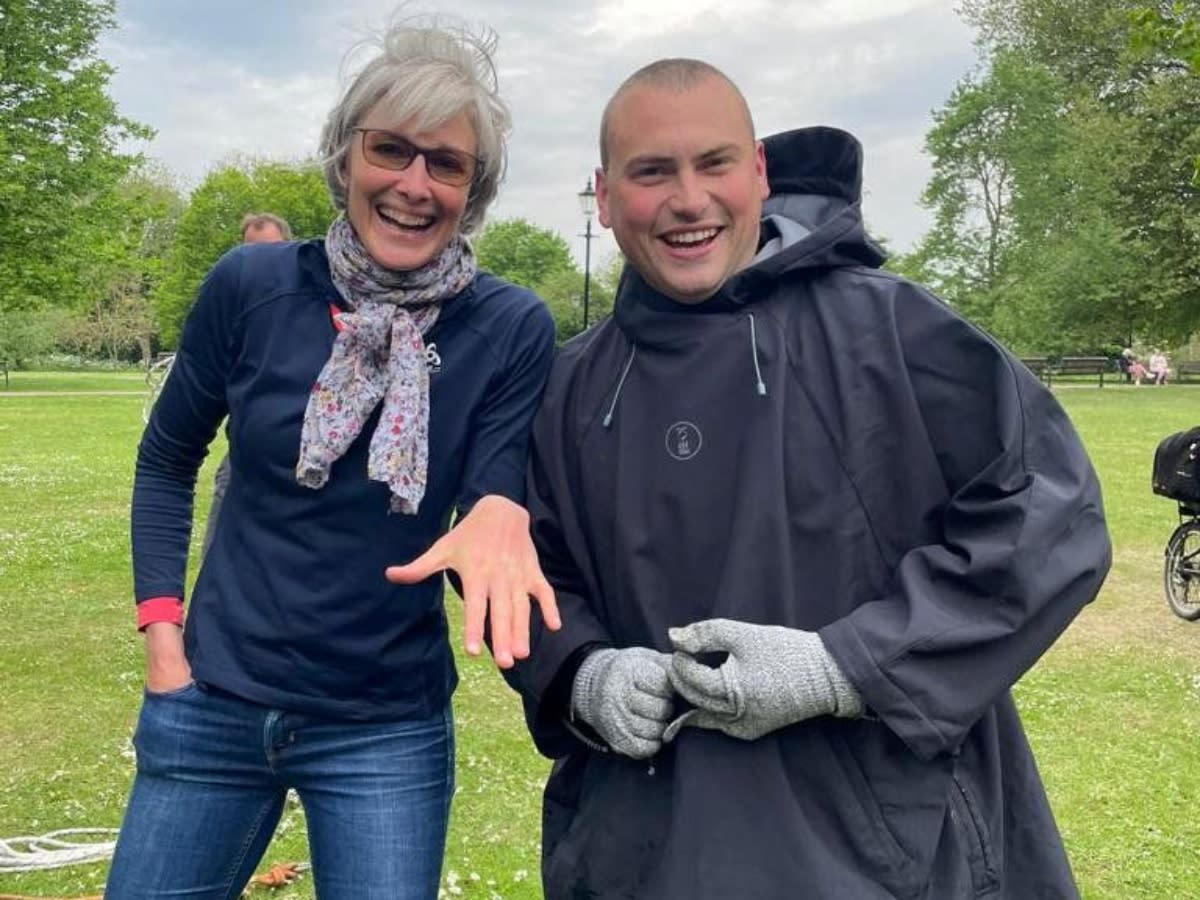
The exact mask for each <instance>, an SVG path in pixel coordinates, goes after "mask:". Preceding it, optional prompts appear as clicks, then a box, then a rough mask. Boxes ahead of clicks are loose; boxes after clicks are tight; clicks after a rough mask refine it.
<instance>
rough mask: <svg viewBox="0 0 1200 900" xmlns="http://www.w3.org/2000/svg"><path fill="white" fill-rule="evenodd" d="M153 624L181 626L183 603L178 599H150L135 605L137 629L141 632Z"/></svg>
mask: <svg viewBox="0 0 1200 900" xmlns="http://www.w3.org/2000/svg"><path fill="white" fill-rule="evenodd" d="M155 622H170V623H171V624H172V625H182V624H183V601H182V600H180V599H179V598H178V597H151V598H150V599H149V600H143V601H142V602H141V603H139V604H138V605H137V627H138V631H141V630H142V629H143V628H145V627H146V626H147V625H153V624H154V623H155Z"/></svg>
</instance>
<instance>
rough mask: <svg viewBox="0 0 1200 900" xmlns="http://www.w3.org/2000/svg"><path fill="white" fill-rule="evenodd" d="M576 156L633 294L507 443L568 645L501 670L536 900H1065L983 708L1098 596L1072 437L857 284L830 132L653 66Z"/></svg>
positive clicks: (1023, 790) (1100, 557)
mask: <svg viewBox="0 0 1200 900" xmlns="http://www.w3.org/2000/svg"><path fill="white" fill-rule="evenodd" d="M600 156H601V165H600V168H599V169H598V170H597V172H596V179H597V181H596V193H597V200H598V203H599V211H600V220H601V222H602V223H603V224H604V225H606V226H608V227H610V228H611V229H612V230H613V234H614V235H615V237H616V239H617V242H618V244H619V245H620V247H621V250H622V251H623V252H624V254H625V258H626V260H627V263H628V264H627V266H626V269H625V272H624V275H623V277H622V279H621V284H620V287H619V289H618V293H617V297H616V302H615V305H614V313H613V316H612V318H611V319H608V320H605V321H603V322H601V323H599V324H597V325H596V326H595V327H593V328H592V329H591V330H589V331H588V332H586V333H585V334H583V335H580V336H579V337H578V338H576V339H575V340H573V341H571V342H570V343H568V344H567V345H566V346H565V347H564V348H563V349H562V351H561V352H560V354H559V358H558V360H557V363H556V366H555V369H554V371H553V373H552V375H551V378H550V384H549V387H548V388H547V390H546V394H545V397H544V400H543V405H542V408H541V411H540V412H539V414H538V416H537V419H536V421H535V425H534V438H533V454H532V462H531V469H530V477H529V494H530V496H529V503H530V513H531V516H532V523H533V531H534V537H535V541H536V543H537V546H538V550H539V553H540V554H541V557H542V563H543V567H544V569H545V571H546V573H547V575H548V577H549V578H550V580H551V582H552V583H553V584H554V587H555V590H556V592H557V596H558V599H559V604H560V606H561V608H562V619H563V628H562V630H561V631H559V632H555V633H551V632H549V631H546V630H544V629H541V628H540V627H538V626H537V625H536V623H535V627H534V633H535V641H534V646H535V648H536V650H535V652H534V653H533V655H532V656H531V657H530V659H529V660H527V661H524V662H521V663H519V664H518V665H517V667H516V669H515V670H514V671H513V672H512V673H510V674H509V677H510V680H511V681H512V682H513V683H514V685H515V686H516V687H517V688H518V690H519V691H520V692H521V693H522V695H523V699H524V702H525V709H526V714H527V719H528V723H529V727H530V729H531V731H532V733H533V736H534V739H535V741H536V743H537V745H538V747H539V749H540V750H541V751H542V752H543V753H545V754H546V755H547V756H550V757H552V758H554V759H555V765H554V769H553V772H552V774H551V776H550V780H549V783H548V785H547V787H546V792H545V801H544V802H545V805H544V818H543V823H544V834H543V872H542V874H543V884H544V888H545V896H546V897H547V898H548V900H571V898H578V897H588V898H592V900H617V898H623V900H627V898H637V900H730V898H737V900H791V898H803V900H893V898H904V900H963V898H974V897H978V898H985V897H986V898H992V900H1001V898H1003V900H1029V898H1033V897H1038V898H1042V900H1051V898H1053V900H1070V898H1076V897H1078V892H1077V890H1076V888H1075V884H1074V881H1073V878H1072V875H1071V870H1070V866H1069V864H1068V861H1067V856H1066V853H1065V851H1064V848H1063V844H1062V841H1061V839H1060V838H1059V835H1058V831H1057V828H1056V826H1055V823H1054V818H1053V816H1052V814H1051V811H1050V807H1049V804H1048V802H1047V799H1046V795H1045V792H1044V790H1043V788H1042V785H1041V782H1040V779H1039V777H1038V774H1037V769H1036V767H1035V765H1034V762H1033V758H1032V755H1031V753H1030V750H1029V746H1028V744H1027V742H1026V740H1025V736H1024V733H1023V731H1022V726H1021V722H1020V719H1019V718H1018V715H1017V711H1016V708H1015V706H1014V704H1013V701H1012V697H1011V696H1010V693H1009V692H1010V689H1011V687H1012V686H1013V684H1014V683H1015V682H1016V681H1017V679H1018V678H1020V677H1021V675H1022V674H1023V673H1024V672H1025V671H1026V670H1027V669H1028V668H1029V666H1031V665H1032V664H1033V663H1034V662H1035V661H1036V660H1037V659H1038V658H1039V657H1040V656H1041V655H1042V654H1043V653H1044V652H1045V651H1046V649H1047V648H1048V647H1049V646H1050V645H1051V644H1052V643H1053V642H1054V640H1055V639H1056V638H1057V637H1058V635H1059V634H1061V632H1062V631H1063V629H1064V628H1066V626H1067V625H1068V623H1069V622H1070V621H1071V620H1072V618H1073V617H1074V616H1075V615H1076V613H1078V611H1079V610H1080V609H1081V608H1082V607H1083V606H1084V604H1086V603H1087V602H1088V601H1090V600H1091V599H1092V598H1093V597H1094V596H1095V594H1096V592H1097V591H1098V590H1099V587H1100V584H1101V582H1102V581H1103V578H1104V575H1105V573H1106V571H1107V569H1108V565H1109V558H1110V547H1109V539H1108V534H1107V531H1106V528H1105V523H1104V515H1103V509H1102V505H1101V498H1100V490H1099V485H1098V483H1097V480H1096V476H1095V473H1094V472H1093V470H1092V467H1091V465H1090V463H1089V461H1088V459H1087V456H1086V455H1085V453H1084V451H1083V448H1082V446H1081V445H1080V442H1079V439H1078V438H1077V436H1076V435H1075V432H1074V431H1073V429H1072V428H1071V425H1070V423H1069V421H1068V420H1067V417H1066V415H1065V414H1064V413H1063V411H1062V409H1061V408H1060V407H1059V405H1058V404H1057V403H1056V402H1055V400H1054V398H1053V397H1052V396H1051V395H1050V393H1049V392H1048V391H1047V390H1046V389H1045V388H1044V387H1043V386H1042V385H1041V384H1040V383H1039V381H1038V380H1037V379H1036V378H1035V377H1034V376H1033V375H1032V374H1031V373H1030V372H1029V371H1028V370H1027V369H1025V367H1024V366H1022V365H1021V364H1020V363H1019V362H1018V361H1017V360H1016V359H1014V358H1013V357H1012V356H1011V355H1010V354H1009V353H1008V352H1007V351H1006V350H1004V349H1003V348H1002V347H1000V346H999V345H998V344H997V343H996V342H995V341H993V340H992V339H991V338H990V337H988V336H987V335H985V334H983V333H982V332H980V331H979V330H978V329H976V328H975V327H973V326H972V325H971V324H970V323H968V322H966V321H965V320H963V319H962V318H961V317H960V316H958V315H957V314H956V313H955V312H954V311H953V310H952V309H951V308H950V307H949V306H947V305H946V304H945V303H943V302H942V301H940V300H939V299H937V298H936V297H933V296H932V295H930V294H929V293H928V292H927V291H926V290H924V289H923V288H921V287H920V286H918V285H915V284H913V283H911V282H908V281H906V280H904V279H902V278H900V277H898V276H896V275H893V274H891V273H888V272H885V271H882V270H881V269H880V268H879V265H880V263H881V262H882V260H883V255H882V253H881V252H880V250H879V248H878V247H877V246H876V244H875V243H874V242H873V241H872V240H871V239H870V237H869V236H868V235H867V233H866V230H865V228H864V226H863V221H862V215H861V210H860V206H859V202H860V187H861V161H862V160H861V148H860V146H859V144H858V142H857V141H856V140H855V139H854V138H853V137H852V136H850V135H849V134H846V133H845V132H843V131H839V130H837V129H833V128H825V127H814V128H803V129H799V130H796V131H791V132H787V133H784V134H779V135H774V136H772V137H769V138H767V139H766V140H765V141H761V142H760V141H758V140H757V139H756V138H755V135H754V128H753V124H752V121H751V117H750V112H749V110H748V108H747V106H746V102H745V100H744V99H743V98H742V95H741V93H740V92H739V91H738V90H737V88H736V87H735V86H734V85H733V83H732V82H731V81H730V80H729V79H728V78H727V77H726V76H725V75H723V74H722V73H721V72H719V71H718V70H716V69H714V68H713V67H712V66H711V65H708V64H706V63H703V62H700V61H697V60H686V59H670V60H662V61H659V62H657V63H654V64H652V65H650V66H647V67H646V68H644V69H642V70H640V71H638V72H637V73H635V74H634V75H633V76H632V77H630V78H629V79H628V80H627V81H626V82H625V83H624V84H622V85H621V87H620V88H619V89H618V90H617V92H616V94H615V95H614V96H613V98H612V100H611V101H610V102H609V104H608V106H607V108H606V109H605V112H604V119H603V122H602V126H601V140H600Z"/></svg>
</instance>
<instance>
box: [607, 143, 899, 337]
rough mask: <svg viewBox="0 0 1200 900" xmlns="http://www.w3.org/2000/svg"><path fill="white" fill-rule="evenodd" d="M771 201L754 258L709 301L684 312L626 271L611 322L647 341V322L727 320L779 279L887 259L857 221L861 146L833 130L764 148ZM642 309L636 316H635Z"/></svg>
mask: <svg viewBox="0 0 1200 900" xmlns="http://www.w3.org/2000/svg"><path fill="white" fill-rule="evenodd" d="M763 146H764V148H765V150H766V157H767V180H768V183H769V185H770V190H771V193H770V196H769V197H768V198H767V199H766V200H765V201H764V202H763V219H762V231H761V235H760V239H759V252H758V255H757V256H756V257H755V259H754V261H753V262H752V263H751V264H750V265H749V266H747V267H746V268H745V269H743V270H742V271H741V272H739V273H737V274H736V275H735V276H733V277H732V278H730V279H729V280H728V281H727V282H726V283H725V284H724V285H723V286H722V288H721V289H720V290H719V291H717V293H716V294H714V295H713V296H712V297H710V298H709V299H708V300H706V301H704V302H703V303H700V304H695V305H690V306H684V305H682V304H679V303H676V302H674V301H673V300H671V299H670V298H668V297H664V296H662V295H660V294H659V293H658V292H657V291H655V290H654V289H653V288H651V287H650V286H649V285H648V284H647V283H646V282H645V280H644V279H642V277H641V276H640V275H639V274H638V273H637V272H635V271H633V270H632V269H631V268H630V267H629V266H626V268H625V271H624V273H623V274H622V277H621V283H620V285H619V286H618V288H617V298H616V302H615V304H614V306H615V309H614V314H615V318H616V320H617V324H618V325H620V326H621V328H622V330H623V331H625V332H626V333H629V334H630V335H631V336H633V335H638V336H639V337H644V336H646V335H645V328H646V326H647V325H648V324H649V323H648V322H646V321H645V320H644V318H645V314H647V313H648V314H649V316H650V318H652V319H653V318H658V316H657V315H655V314H663V313H667V314H672V313H673V314H678V313H682V312H686V313H718V312H730V311H732V310H736V309H738V308H741V307H744V306H746V305H747V304H750V303H753V302H755V301H756V300H758V299H761V298H762V297H764V296H766V295H767V294H768V293H769V291H766V290H763V288H765V287H767V286H768V285H770V284H772V283H774V282H775V281H776V280H778V279H779V278H780V277H781V276H785V275H791V274H793V273H800V272H803V271H805V270H816V269H826V268H836V267H841V266H870V267H873V268H874V267H877V266H879V265H880V263H882V262H883V260H884V259H885V258H886V255H885V254H884V252H883V251H882V249H880V247H879V245H878V244H876V243H875V242H874V241H873V240H872V239H871V238H870V237H869V236H868V235H867V232H866V229H865V227H864V226H863V221H862V207H861V197H862V145H861V144H860V143H859V142H858V139H857V138H855V137H854V136H853V135H852V134H850V133H849V132H846V131H842V130H841V129H838V128H830V127H827V126H814V127H809V128H796V129H793V130H792V131H785V132H781V133H780V134H774V135H771V136H770V137H768V138H766V139H764V140H763ZM639 308H640V309H639Z"/></svg>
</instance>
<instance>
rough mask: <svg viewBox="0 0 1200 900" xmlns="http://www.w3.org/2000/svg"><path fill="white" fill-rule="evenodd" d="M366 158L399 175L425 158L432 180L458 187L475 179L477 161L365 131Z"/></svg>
mask: <svg viewBox="0 0 1200 900" xmlns="http://www.w3.org/2000/svg"><path fill="white" fill-rule="evenodd" d="M363 155H364V156H365V157H366V158H367V161H368V162H369V163H371V164H372V165H375V166H379V167H381V168H384V169H392V170H394V171H397V172H400V171H403V170H404V169H407V168H408V167H409V166H411V165H412V163H413V160H414V159H416V158H417V157H418V156H423V157H424V158H425V169H426V171H428V172H429V177H430V178H432V179H434V180H435V181H440V182H442V183H443V184H449V185H453V186H455V187H461V186H462V185H464V184H469V183H470V181H471V179H472V178H473V177H474V176H475V158H474V157H473V156H471V155H470V154H468V153H463V152H461V151H458V150H453V149H450V148H446V147H435V148H430V149H428V150H425V149H422V148H420V147H418V146H417V145H416V144H414V143H412V142H411V141H408V140H406V139H404V138H402V137H400V135H398V134H393V133H391V132H390V131H379V130H374V129H363Z"/></svg>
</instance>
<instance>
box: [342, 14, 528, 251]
mask: <svg viewBox="0 0 1200 900" xmlns="http://www.w3.org/2000/svg"><path fill="white" fill-rule="evenodd" d="M371 43H374V42H371ZM378 45H379V52H378V53H377V54H376V55H375V56H374V57H373V58H372V59H371V60H370V62H368V63H367V64H366V65H365V66H364V67H363V68H362V69H361V71H359V73H358V75H357V76H355V78H354V80H353V82H351V84H350V86H349V87H348V88H347V89H346V91H345V92H344V93H343V94H342V97H341V99H340V100H339V101H338V103H337V105H336V106H334V107H333V109H332V110H330V112H329V117H328V118H327V119H326V120H325V127H324V128H323V129H322V130H321V145H320V154H321V159H322V163H323V166H324V171H325V183H326V184H327V185H328V186H329V196H330V199H331V200H332V201H333V205H334V206H335V207H336V208H337V209H339V210H345V208H346V178H345V171H346V163H347V157H348V155H349V151H350V145H351V143H352V142H353V140H354V137H355V131H354V128H355V127H356V126H357V125H358V124H359V123H360V122H361V121H362V120H363V119H364V118H366V116H367V115H368V114H369V113H370V112H371V110H373V109H374V108H375V107H376V106H378V105H380V104H384V105H385V108H386V110H387V112H388V114H389V115H390V116H392V117H393V118H394V119H395V120H396V121H398V122H402V121H408V120H412V122H413V123H414V124H415V126H416V128H417V129H418V130H419V131H431V130H433V129H435V128H438V127H440V126H442V125H444V124H445V123H447V122H449V121H450V120H451V119H453V118H454V117H455V116H457V115H459V114H460V113H466V114H467V118H468V119H470V121H471V125H472V126H473V127H474V129H475V140H476V143H477V147H476V150H475V155H476V156H478V157H479V160H480V162H479V167H478V168H477V169H476V172H475V179H474V180H473V181H472V182H471V189H470V194H469V195H468V197H467V205H466V209H465V211H464V212H463V218H462V224H461V226H460V227H461V229H462V231H463V232H464V233H470V232H471V231H474V230H475V229H476V228H477V227H478V226H479V225H480V224H481V223H482V222H483V217H484V214H485V213H486V212H487V208H488V206H489V204H491V202H492V201H493V200H494V199H496V192H497V191H498V190H499V189H500V182H501V181H502V180H503V179H504V171H505V166H506V162H507V150H506V146H505V142H506V138H507V135H508V131H509V128H510V122H511V119H510V116H509V112H508V106H507V105H506V104H505V103H504V101H503V100H501V99H500V96H499V94H498V92H497V91H498V88H497V79H496V66H495V63H494V62H493V60H492V57H493V54H494V53H495V49H496V35H495V32H493V31H491V30H490V29H486V28H482V29H480V30H479V31H478V32H475V31H471V30H470V29H469V28H468V27H467V26H466V25H446V24H443V23H442V21H440V20H429V21H428V24H416V23H415V22H413V21H411V20H406V21H405V22H401V23H398V24H396V25H393V26H392V27H391V28H389V29H388V30H387V32H386V33H385V34H383V36H382V37H381V38H380V39H379V40H378Z"/></svg>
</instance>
